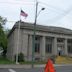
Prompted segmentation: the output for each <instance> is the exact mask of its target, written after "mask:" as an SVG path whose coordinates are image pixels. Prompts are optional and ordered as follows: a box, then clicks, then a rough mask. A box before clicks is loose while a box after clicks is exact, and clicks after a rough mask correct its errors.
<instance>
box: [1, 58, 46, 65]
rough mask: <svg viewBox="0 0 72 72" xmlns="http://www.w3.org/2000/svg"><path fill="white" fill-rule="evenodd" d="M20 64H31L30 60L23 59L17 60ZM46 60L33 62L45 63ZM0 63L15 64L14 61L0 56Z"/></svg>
mask: <svg viewBox="0 0 72 72" xmlns="http://www.w3.org/2000/svg"><path fill="white" fill-rule="evenodd" d="M19 63H20V64H32V61H30V62H29V61H24V62H19ZM45 63H46V62H34V64H45ZM0 64H16V63H15V62H12V61H10V60H8V59H7V58H3V57H0Z"/></svg>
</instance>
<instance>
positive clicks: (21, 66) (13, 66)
mask: <svg viewBox="0 0 72 72" xmlns="http://www.w3.org/2000/svg"><path fill="white" fill-rule="evenodd" d="M45 65H46V64H41V65H34V68H40V67H43V68H44V67H45ZM59 66H72V64H54V67H59ZM0 68H25V69H29V68H32V65H26V64H25V65H20V64H12V65H0Z"/></svg>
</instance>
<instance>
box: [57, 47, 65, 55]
mask: <svg viewBox="0 0 72 72" xmlns="http://www.w3.org/2000/svg"><path fill="white" fill-rule="evenodd" d="M57 48H58V55H59V56H61V55H63V52H64V51H63V50H64V49H63V46H58V47H57Z"/></svg>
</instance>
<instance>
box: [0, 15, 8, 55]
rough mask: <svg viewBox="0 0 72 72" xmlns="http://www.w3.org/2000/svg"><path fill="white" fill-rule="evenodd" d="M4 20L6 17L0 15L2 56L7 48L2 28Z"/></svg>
mask: <svg viewBox="0 0 72 72" xmlns="http://www.w3.org/2000/svg"><path fill="white" fill-rule="evenodd" d="M6 21H7V20H6V19H4V18H2V17H1V16H0V47H2V48H3V56H5V55H6V50H7V36H6V34H5V32H4V30H3V26H4V25H5V23H6Z"/></svg>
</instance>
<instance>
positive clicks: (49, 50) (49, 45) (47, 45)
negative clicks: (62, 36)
mask: <svg viewBox="0 0 72 72" xmlns="http://www.w3.org/2000/svg"><path fill="white" fill-rule="evenodd" d="M51 52H52V44H46V53H51Z"/></svg>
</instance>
